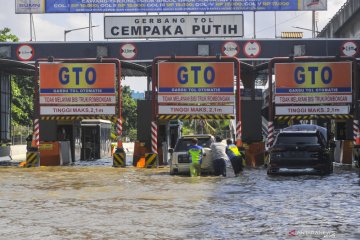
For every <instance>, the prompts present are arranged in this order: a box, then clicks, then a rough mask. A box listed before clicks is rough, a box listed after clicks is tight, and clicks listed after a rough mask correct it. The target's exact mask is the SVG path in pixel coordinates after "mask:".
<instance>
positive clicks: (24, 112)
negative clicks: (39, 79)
mask: <svg viewBox="0 0 360 240" xmlns="http://www.w3.org/2000/svg"><path fill="white" fill-rule="evenodd" d="M18 41H19V38H18V37H17V36H16V35H14V34H12V33H11V30H10V28H7V27H5V28H3V29H0V42H18ZM33 92H34V87H33V84H32V78H31V77H25V76H12V77H11V119H12V121H11V124H12V126H17V125H21V126H28V125H30V124H31V116H32V112H33Z"/></svg>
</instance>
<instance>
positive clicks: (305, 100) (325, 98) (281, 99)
mask: <svg viewBox="0 0 360 240" xmlns="http://www.w3.org/2000/svg"><path fill="white" fill-rule="evenodd" d="M275 103H276V104H287V105H289V104H290V105H292V104H329V103H352V96H351V95H318V96H275Z"/></svg>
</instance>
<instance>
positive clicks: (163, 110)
mask: <svg viewBox="0 0 360 240" xmlns="http://www.w3.org/2000/svg"><path fill="white" fill-rule="evenodd" d="M159 114H234V106H159Z"/></svg>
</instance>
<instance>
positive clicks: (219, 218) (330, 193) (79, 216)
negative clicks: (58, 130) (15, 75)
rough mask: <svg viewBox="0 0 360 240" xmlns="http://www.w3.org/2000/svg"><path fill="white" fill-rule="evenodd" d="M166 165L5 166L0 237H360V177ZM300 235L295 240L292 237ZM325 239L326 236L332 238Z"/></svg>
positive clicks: (0, 182)
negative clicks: (188, 171) (184, 172)
mask: <svg viewBox="0 0 360 240" xmlns="http://www.w3.org/2000/svg"><path fill="white" fill-rule="evenodd" d="M168 172H169V169H168V168H159V169H155V170H152V169H137V168H134V167H127V168H112V167H111V160H100V161H94V162H81V163H77V164H76V165H74V166H63V167H39V168H32V169H24V168H18V167H14V166H10V167H1V168H0V186H1V187H0V239H304V237H309V239H360V230H359V227H360V224H359V221H360V184H359V175H358V173H356V172H354V171H344V170H335V172H334V173H333V174H332V175H330V176H325V177H320V176H279V177H268V176H267V175H266V171H265V169H252V170H250V169H248V170H245V172H244V173H242V174H241V175H240V176H239V177H233V178H224V177H199V178H190V177H187V176H170V175H169V174H168ZM291 235H296V236H293V237H292V236H291ZM325 237H326V238H325Z"/></svg>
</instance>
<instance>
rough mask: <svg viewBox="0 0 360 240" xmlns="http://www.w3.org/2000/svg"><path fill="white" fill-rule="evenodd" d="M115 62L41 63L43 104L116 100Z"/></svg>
mask: <svg viewBox="0 0 360 240" xmlns="http://www.w3.org/2000/svg"><path fill="white" fill-rule="evenodd" d="M115 82H116V76H115V65H114V64H112V63H41V64H40V104H47V105H49V104H51V105H66V106H67V105H78V104H83V105H91V106H92V105H99V104H100V105H103V104H111V105H114V104H115Z"/></svg>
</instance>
